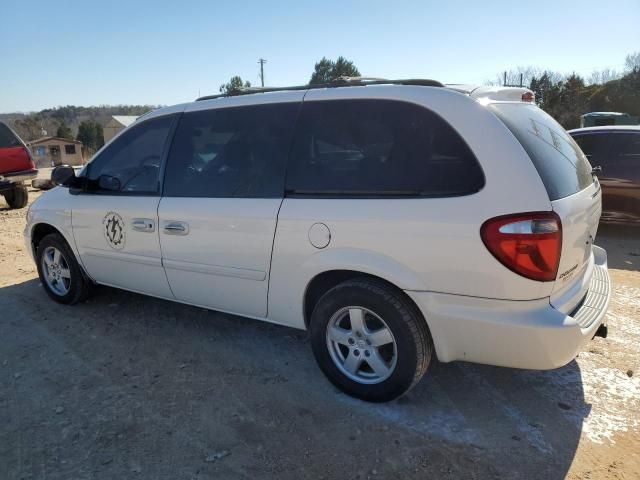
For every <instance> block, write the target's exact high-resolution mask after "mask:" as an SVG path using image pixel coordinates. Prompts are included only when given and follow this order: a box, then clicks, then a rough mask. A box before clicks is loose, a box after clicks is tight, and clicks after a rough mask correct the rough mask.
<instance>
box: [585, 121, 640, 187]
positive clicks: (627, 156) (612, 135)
mask: <svg viewBox="0 0 640 480" xmlns="http://www.w3.org/2000/svg"><path fill="white" fill-rule="evenodd" d="M574 140H575V141H576V142H577V143H578V145H580V148H581V149H582V151H583V152H584V153H585V154H586V155H587V157H588V158H589V160H590V161H591V164H592V165H594V166H599V167H602V173H600V174H598V176H600V177H602V178H612V177H613V178H637V177H638V174H639V173H640V132H638V133H635V132H598V133H584V134H582V135H576V136H574Z"/></svg>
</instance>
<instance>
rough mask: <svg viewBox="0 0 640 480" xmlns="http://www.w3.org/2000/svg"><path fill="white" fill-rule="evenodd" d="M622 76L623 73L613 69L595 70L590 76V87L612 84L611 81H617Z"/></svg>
mask: <svg viewBox="0 0 640 480" xmlns="http://www.w3.org/2000/svg"><path fill="white" fill-rule="evenodd" d="M621 76H622V73H621V72H619V71H617V70H615V69H611V68H603V69H602V70H594V71H593V72H591V75H589V79H588V82H587V83H589V85H596V84H603V83H607V82H610V81H611V80H617V79H619V78H620V77H621Z"/></svg>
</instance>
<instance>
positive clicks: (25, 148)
mask: <svg viewBox="0 0 640 480" xmlns="http://www.w3.org/2000/svg"><path fill="white" fill-rule="evenodd" d="M23 149H24V153H26V155H27V161H28V162H29V166H30V167H31V168H36V164H35V163H34V161H33V157H32V156H31V150H29V149H28V148H27V147H23Z"/></svg>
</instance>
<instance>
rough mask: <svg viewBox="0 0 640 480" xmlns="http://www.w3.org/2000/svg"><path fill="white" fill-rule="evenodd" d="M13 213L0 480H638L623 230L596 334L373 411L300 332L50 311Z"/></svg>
mask: <svg viewBox="0 0 640 480" xmlns="http://www.w3.org/2000/svg"><path fill="white" fill-rule="evenodd" d="M37 196H38V193H37V192H31V198H32V199H33V198H35V197H37ZM25 214H26V209H23V210H17V211H15V210H13V211H12V210H8V209H7V208H6V205H5V204H4V203H3V200H1V199H0V478H1V479H90V478H100V479H103V478H104V479H125V478H132V479H138V478H140V479H143V478H144V479H154V480H155V479H210V478H221V479H235V478H278V479H294V478H295V479H298V478H313V479H334V478H336V479H337V478H340V479H368V478H372V479H375V478H402V479H410V478H421V479H424V478H438V479H441V478H445V479H446V478H467V479H469V478H470V479H474V478H477V479H480V478H508V479H536V478H540V479H552V480H553V479H561V478H565V477H568V478H570V479H578V478H586V479H599V478H606V479H636V478H640V448H639V447H638V445H640V360H639V359H640V356H639V354H640V232H638V231H636V232H634V231H632V230H627V229H622V228H606V227H601V231H600V233H599V235H598V239H597V241H596V243H598V244H600V245H602V246H604V247H605V248H606V249H607V250H608V252H609V265H610V267H611V270H610V273H611V277H612V280H613V282H614V296H613V298H612V302H611V307H610V311H609V314H608V317H607V321H608V324H609V338H607V339H606V340H605V339H602V338H595V339H594V340H593V341H592V342H591V343H590V344H589V345H588V347H587V349H586V351H584V352H581V353H580V355H579V357H578V358H577V359H576V361H574V362H571V363H570V364H569V365H567V366H566V367H564V368H561V369H558V370H554V371H547V372H536V371H522V370H511V369H505V368H495V367H487V366H481V365H472V364H465V363H451V364H439V363H438V362H436V361H435V360H434V361H433V363H432V365H431V367H430V371H429V372H428V374H427V376H425V378H424V379H423V381H422V382H421V383H420V384H419V385H418V386H417V387H416V388H415V389H414V390H412V391H411V392H410V393H409V394H408V395H407V396H405V397H403V398H402V399H400V400H398V401H396V402H392V403H389V404H385V405H372V404H367V403H364V402H360V401H357V400H354V399H351V398H350V397H347V396H345V395H344V394H342V393H340V392H338V391H337V390H336V389H335V388H333V387H332V386H331V385H330V384H329V383H328V381H327V380H325V378H324V377H323V376H322V374H321V372H320V371H319V369H318V368H317V367H316V365H315V362H314V360H313V357H312V354H311V349H310V346H309V343H308V340H307V337H306V334H305V333H304V332H299V331H296V330H291V329H287V328H283V327H278V326H274V325H268V324H265V323H261V322H257V321H251V320H245V319H242V318H238V317H234V316H231V315H225V314H220V313H216V312H210V311H206V310H203V309H200V308H194V307H189V306H185V305H180V304H175V303H171V302H167V301H162V300H157V299H153V298H149V297H144V296H140V295H136V294H132V293H127V292H123V291H119V290H114V289H109V288H100V289H99V290H98V291H97V293H96V295H95V296H94V297H92V298H91V299H90V300H89V301H88V302H86V303H84V304H81V305H77V306H75V307H64V306H60V305H57V304H55V303H54V302H52V301H51V300H49V298H48V297H47V296H46V295H45V293H44V291H43V290H42V287H41V286H40V284H39V282H38V280H37V275H36V271H35V268H34V265H33V263H32V261H31V259H30V258H29V256H28V253H27V252H26V251H25V248H24V246H23V240H22V229H23V228H24V222H25V218H24V216H25ZM496 341H499V339H496Z"/></svg>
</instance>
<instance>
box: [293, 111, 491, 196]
mask: <svg viewBox="0 0 640 480" xmlns="http://www.w3.org/2000/svg"><path fill="white" fill-rule="evenodd" d="M483 186H484V175H483V173H482V170H481V169H480V166H479V164H478V162H477V160H476V158H475V157H474V155H473V153H472V152H471V150H470V149H469V147H468V146H467V145H466V143H465V142H464V141H463V140H462V138H461V137H460V135H458V133H457V132H456V131H455V130H454V129H453V128H452V127H451V126H450V125H449V124H447V123H446V122H445V121H444V120H443V119H442V118H440V117H439V116H438V115H436V114H435V113H433V112H431V111H429V110H427V109H425V108H423V107H420V106H418V105H414V104H411V103H405V102H398V101H390V100H326V101H310V102H307V103H304V105H303V108H302V114H301V118H300V121H299V123H298V126H297V129H296V137H295V139H294V144H293V149H292V156H291V159H290V164H289V169H288V172H287V185H286V189H287V192H288V193H292V194H302V195H305V194H307V195H329V196H332V195H333V196H342V195H348V196H351V195H360V196H362V195H364V196H378V195H398V196H407V195H408V196H429V197H441V196H456V195H467V194H471V193H475V192H477V191H478V190H480V189H481V188H482V187H483Z"/></svg>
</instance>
